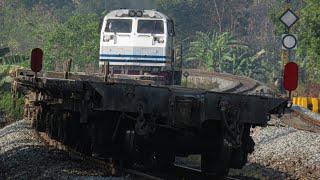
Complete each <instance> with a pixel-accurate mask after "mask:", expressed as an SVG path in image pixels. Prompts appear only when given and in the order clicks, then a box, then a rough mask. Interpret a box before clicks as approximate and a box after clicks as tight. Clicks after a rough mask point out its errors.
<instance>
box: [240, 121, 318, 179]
mask: <svg viewBox="0 0 320 180" xmlns="http://www.w3.org/2000/svg"><path fill="white" fill-rule="evenodd" d="M252 136H253V139H254V141H255V143H256V146H255V151H254V152H253V153H252V154H251V155H250V156H249V162H250V163H249V164H248V166H247V167H245V168H244V169H243V170H244V171H246V170H248V171H251V170H250V168H251V167H250V166H255V167H256V168H257V169H261V168H263V169H265V168H268V169H272V170H273V171H275V175H274V176H273V175H272V173H271V174H269V175H268V176H267V177H268V179H269V178H270V175H271V177H281V178H288V179H320V134H317V133H312V132H307V131H301V130H297V129H294V128H291V127H276V126H269V127H264V128H261V127H257V128H255V129H253V130H252ZM248 167H249V168H248Z"/></svg>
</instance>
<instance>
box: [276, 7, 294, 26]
mask: <svg viewBox="0 0 320 180" xmlns="http://www.w3.org/2000/svg"><path fill="white" fill-rule="evenodd" d="M298 20H299V17H298V16H297V15H296V14H295V13H294V12H293V11H291V10H290V9H288V10H287V11H286V12H284V13H283V14H282V16H280V21H281V22H282V23H283V24H284V25H286V26H287V28H290V27H291V26H292V25H294V23H296V22H297V21H298Z"/></svg>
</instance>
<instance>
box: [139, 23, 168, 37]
mask: <svg viewBox="0 0 320 180" xmlns="http://www.w3.org/2000/svg"><path fill="white" fill-rule="evenodd" d="M138 33H151V34H163V33H164V26H163V21H161V20H139V22H138Z"/></svg>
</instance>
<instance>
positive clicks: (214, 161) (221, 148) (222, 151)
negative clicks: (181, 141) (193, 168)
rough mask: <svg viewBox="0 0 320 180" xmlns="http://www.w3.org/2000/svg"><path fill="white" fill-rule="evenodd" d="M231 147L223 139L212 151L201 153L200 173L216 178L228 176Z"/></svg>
mask: <svg viewBox="0 0 320 180" xmlns="http://www.w3.org/2000/svg"><path fill="white" fill-rule="evenodd" d="M231 151H232V149H231V147H230V145H229V144H228V142H227V141H226V140H224V139H222V140H221V142H220V143H219V144H218V143H217V146H216V148H215V149H214V150H213V151H209V152H208V151H207V152H203V153H202V155H201V169H202V171H204V172H206V173H209V174H215V175H218V176H226V175H228V172H229V168H230V160H231Z"/></svg>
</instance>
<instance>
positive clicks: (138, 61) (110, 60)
mask: <svg viewBox="0 0 320 180" xmlns="http://www.w3.org/2000/svg"><path fill="white" fill-rule="evenodd" d="M100 61H109V62H135V63H166V62H167V61H159V60H120V59H119V60H116V59H100Z"/></svg>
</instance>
